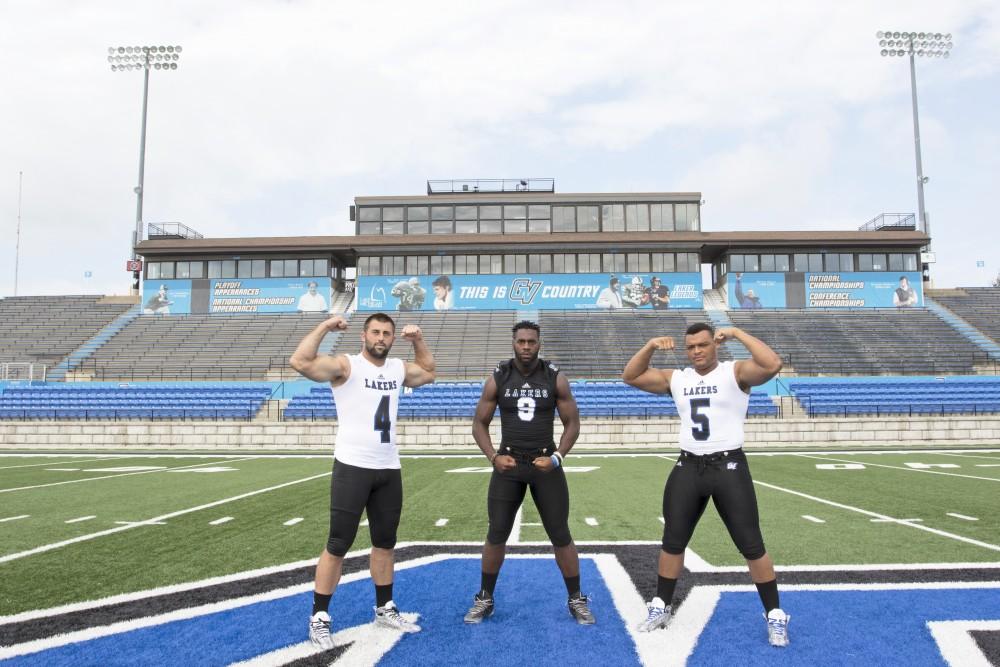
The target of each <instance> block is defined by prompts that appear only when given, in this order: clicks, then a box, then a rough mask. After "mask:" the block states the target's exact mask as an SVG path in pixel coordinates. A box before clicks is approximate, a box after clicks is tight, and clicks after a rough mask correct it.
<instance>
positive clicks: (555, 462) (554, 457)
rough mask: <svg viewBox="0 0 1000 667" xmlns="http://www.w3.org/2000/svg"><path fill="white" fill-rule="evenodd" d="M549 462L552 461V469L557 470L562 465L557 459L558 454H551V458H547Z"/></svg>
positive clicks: (560, 460)
mask: <svg viewBox="0 0 1000 667" xmlns="http://www.w3.org/2000/svg"><path fill="white" fill-rule="evenodd" d="M549 460H551V461H552V467H553V468H558V467H559V466H561V465H562V459H560V458H559V455H558V454H553V455H552V456H550V457H549Z"/></svg>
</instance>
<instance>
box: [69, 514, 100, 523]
mask: <svg viewBox="0 0 1000 667" xmlns="http://www.w3.org/2000/svg"><path fill="white" fill-rule="evenodd" d="M96 518H97V515H96V514H89V515H87V516H78V517H77V518H75V519H67V520H66V521H63V523H80V522H81V521H90V520H91V519H96Z"/></svg>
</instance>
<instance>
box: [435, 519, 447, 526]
mask: <svg viewBox="0 0 1000 667" xmlns="http://www.w3.org/2000/svg"><path fill="white" fill-rule="evenodd" d="M434 525H435V526H437V527H438V528H441V527H443V526H447V525H448V519H438V520H437V521H435V522H434Z"/></svg>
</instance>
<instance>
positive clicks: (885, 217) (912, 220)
mask: <svg viewBox="0 0 1000 667" xmlns="http://www.w3.org/2000/svg"><path fill="white" fill-rule="evenodd" d="M916 228H917V216H916V215H915V214H913V213H879V214H878V215H876V216H875V217H874V218H872V219H871V220H869V221H868V222H866V223H865V224H863V225H861V226H860V227H858V231H859V232H878V231H881V230H883V229H892V230H896V231H904V230H914V229H916Z"/></svg>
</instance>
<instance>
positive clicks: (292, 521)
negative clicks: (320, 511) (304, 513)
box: [281, 516, 302, 526]
mask: <svg viewBox="0 0 1000 667" xmlns="http://www.w3.org/2000/svg"><path fill="white" fill-rule="evenodd" d="M297 523H302V517H300V516H297V517H295V518H294V519H289V520H288V521H286V522H285V523H283V524H281V525H282V526H294V525H295V524H297Z"/></svg>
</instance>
